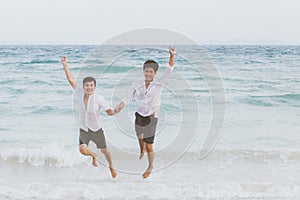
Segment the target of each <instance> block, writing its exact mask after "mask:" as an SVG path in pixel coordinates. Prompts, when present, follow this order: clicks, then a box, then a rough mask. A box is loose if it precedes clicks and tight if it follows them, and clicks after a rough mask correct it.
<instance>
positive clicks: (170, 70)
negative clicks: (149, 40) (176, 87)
mask: <svg viewBox="0 0 300 200" xmlns="http://www.w3.org/2000/svg"><path fill="white" fill-rule="evenodd" d="M169 52H170V60H169V66H170V67H167V69H166V71H165V72H164V74H163V75H162V76H161V77H159V78H158V79H157V83H159V84H161V85H164V84H165V83H166V82H167V80H168V79H169V78H170V76H171V75H172V73H173V69H174V57H175V56H174V55H175V49H174V48H172V47H169Z"/></svg>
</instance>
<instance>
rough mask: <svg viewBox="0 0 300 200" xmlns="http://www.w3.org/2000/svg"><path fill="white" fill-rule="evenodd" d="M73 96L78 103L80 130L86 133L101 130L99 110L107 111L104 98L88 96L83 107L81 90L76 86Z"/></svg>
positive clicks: (94, 95) (95, 95)
mask: <svg viewBox="0 0 300 200" xmlns="http://www.w3.org/2000/svg"><path fill="white" fill-rule="evenodd" d="M95 92H96V91H95ZM74 94H75V97H76V99H77V101H78V107H79V110H78V112H79V118H80V119H79V122H80V128H81V129H83V130H85V131H88V129H90V130H92V131H98V130H99V129H100V128H102V126H101V121H100V110H101V108H103V109H104V110H107V109H109V107H108V106H107V104H106V102H105V99H104V97H103V96H101V95H97V94H96V93H94V94H93V95H90V96H89V99H88V102H87V107H85V105H84V90H83V88H81V87H78V86H76V88H75V93H74Z"/></svg>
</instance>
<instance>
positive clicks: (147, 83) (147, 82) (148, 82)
mask: <svg viewBox="0 0 300 200" xmlns="http://www.w3.org/2000/svg"><path fill="white" fill-rule="evenodd" d="M152 81H153V80H150V81H147V80H145V83H146V85H149V84H150V83H151V82H152Z"/></svg>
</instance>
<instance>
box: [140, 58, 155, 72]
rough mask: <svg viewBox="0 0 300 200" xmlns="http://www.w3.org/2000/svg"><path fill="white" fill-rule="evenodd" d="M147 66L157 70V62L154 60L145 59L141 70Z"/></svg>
mask: <svg viewBox="0 0 300 200" xmlns="http://www.w3.org/2000/svg"><path fill="white" fill-rule="evenodd" d="M147 67H150V68H152V69H153V70H154V71H155V72H157V70H158V67H159V66H158V63H157V62H156V61H154V60H147V61H146V62H145V63H144V65H143V70H145V69H146V68H147Z"/></svg>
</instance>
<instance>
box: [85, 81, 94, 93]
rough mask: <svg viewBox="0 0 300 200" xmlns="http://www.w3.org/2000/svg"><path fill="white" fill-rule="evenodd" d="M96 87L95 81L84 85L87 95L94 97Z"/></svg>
mask: <svg viewBox="0 0 300 200" xmlns="http://www.w3.org/2000/svg"><path fill="white" fill-rule="evenodd" d="M95 89H96V86H95V83H94V81H90V82H85V83H84V85H83V90H84V93H85V94H87V95H93V94H94V92H95Z"/></svg>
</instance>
